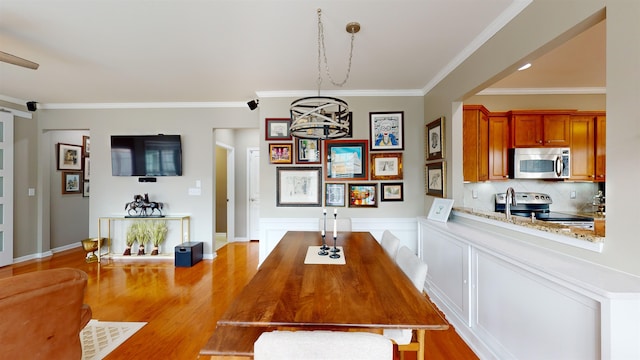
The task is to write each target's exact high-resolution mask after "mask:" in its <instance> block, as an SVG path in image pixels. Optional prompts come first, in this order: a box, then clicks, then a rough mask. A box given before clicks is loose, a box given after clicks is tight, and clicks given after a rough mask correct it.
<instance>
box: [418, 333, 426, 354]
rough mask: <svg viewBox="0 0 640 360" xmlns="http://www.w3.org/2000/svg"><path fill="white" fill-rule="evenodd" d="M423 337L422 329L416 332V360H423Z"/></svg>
mask: <svg viewBox="0 0 640 360" xmlns="http://www.w3.org/2000/svg"><path fill="white" fill-rule="evenodd" d="M424 335H425V330H424V329H420V330H418V357H417V359H418V360H424Z"/></svg>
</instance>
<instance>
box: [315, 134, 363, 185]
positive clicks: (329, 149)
mask: <svg viewBox="0 0 640 360" xmlns="http://www.w3.org/2000/svg"><path fill="white" fill-rule="evenodd" d="M368 147H369V145H368V141H367V140H326V141H325V142H324V156H325V180H327V181H330V180H368V179H369V173H368V168H369V166H368V163H369V150H368Z"/></svg>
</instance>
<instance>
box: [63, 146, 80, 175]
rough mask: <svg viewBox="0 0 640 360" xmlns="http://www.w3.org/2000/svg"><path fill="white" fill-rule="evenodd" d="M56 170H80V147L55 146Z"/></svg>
mask: <svg viewBox="0 0 640 360" xmlns="http://www.w3.org/2000/svg"><path fill="white" fill-rule="evenodd" d="M57 145H58V146H57V148H58V149H57V150H58V170H78V171H80V170H82V146H79V145H71V144H63V143H58V144H57Z"/></svg>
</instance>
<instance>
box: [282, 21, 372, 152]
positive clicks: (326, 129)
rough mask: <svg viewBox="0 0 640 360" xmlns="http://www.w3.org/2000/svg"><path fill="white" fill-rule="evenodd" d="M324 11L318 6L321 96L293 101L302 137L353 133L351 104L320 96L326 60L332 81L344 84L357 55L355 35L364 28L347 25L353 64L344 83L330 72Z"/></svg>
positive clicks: (295, 129) (295, 128) (294, 127)
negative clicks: (323, 17)
mask: <svg viewBox="0 0 640 360" xmlns="http://www.w3.org/2000/svg"><path fill="white" fill-rule="evenodd" d="M321 16H322V10H321V9H318V80H317V83H318V96H310V97H304V98H301V99H298V100H295V101H294V102H292V103H291V107H290V112H291V127H290V128H289V132H290V133H291V135H292V136H294V137H297V138H302V139H320V140H326V139H337V138H341V137H344V136H346V135H348V134H349V130H350V128H351V127H350V125H349V123H350V122H351V117H350V114H349V105H348V104H347V102H346V101H344V100H341V99H338V98H334V97H328V96H320V87H321V85H322V60H324V64H325V71H326V74H327V77H328V78H329V80H330V81H331V83H332V84H333V85H335V86H339V87H341V86H343V85H344V84H345V83H346V82H347V80H348V79H349V74H350V73H351V59H352V58H353V40H354V39H355V34H356V33H357V32H358V31H360V24H359V23H357V22H350V23H348V24H347V32H348V33H350V34H351V50H350V52H349V65H348V67H347V75H346V76H345V78H344V80H343V81H341V82H336V81H334V80H333V78H332V77H331V74H330V73H329V64H328V63H327V54H326V49H325V45H324V27H323V25H322V18H321Z"/></svg>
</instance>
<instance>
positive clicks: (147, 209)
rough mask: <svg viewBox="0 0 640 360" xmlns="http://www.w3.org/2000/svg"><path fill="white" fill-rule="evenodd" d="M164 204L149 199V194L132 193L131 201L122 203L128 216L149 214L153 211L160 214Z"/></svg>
mask: <svg viewBox="0 0 640 360" xmlns="http://www.w3.org/2000/svg"><path fill="white" fill-rule="evenodd" d="M163 207H164V205H163V204H162V203H161V202H157V201H149V194H144V196H142V195H134V196H133V201H131V202H128V203H126V204H125V205H124V209H125V210H126V211H127V214H129V216H134V215H135V216H151V215H153V213H154V212H155V211H158V213H159V215H162V208H163Z"/></svg>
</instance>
